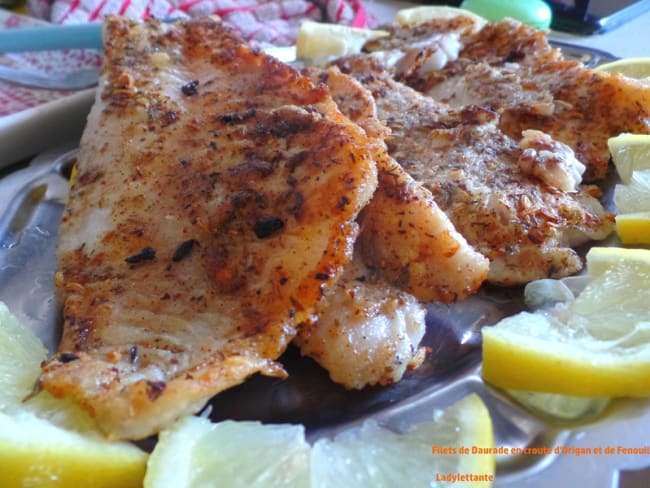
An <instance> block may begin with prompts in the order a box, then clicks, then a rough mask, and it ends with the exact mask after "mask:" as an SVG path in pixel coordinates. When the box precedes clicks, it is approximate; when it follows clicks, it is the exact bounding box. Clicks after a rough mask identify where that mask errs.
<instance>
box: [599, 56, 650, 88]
mask: <svg viewBox="0 0 650 488" xmlns="http://www.w3.org/2000/svg"><path fill="white" fill-rule="evenodd" d="M596 70H598V71H605V72H607V73H620V74H622V75H623V76H627V77H628V78H634V79H636V80H640V81H642V82H643V84H646V83H647V84H650V58H649V57H641V58H625V59H619V60H617V61H612V62H611V63H605V64H601V65H600V66H598V67H597V68H596Z"/></svg>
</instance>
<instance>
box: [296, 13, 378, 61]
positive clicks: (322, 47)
mask: <svg viewBox="0 0 650 488" xmlns="http://www.w3.org/2000/svg"><path fill="white" fill-rule="evenodd" d="M388 35H389V33H388V32H386V31H382V30H372V29H362V28H359V27H350V26H348V25H342V24H327V23H321V22H313V21H310V20H307V21H305V22H303V23H302V24H301V25H300V29H299V30H298V36H297V38H296V57H297V58H298V59H301V60H304V61H309V62H312V63H315V64H323V63H326V62H327V61H328V60H329V59H331V58H334V57H339V56H346V55H349V54H356V53H359V52H361V49H362V48H363V45H364V44H365V43H366V41H368V40H370V39H377V38H380V37H386V36H388Z"/></svg>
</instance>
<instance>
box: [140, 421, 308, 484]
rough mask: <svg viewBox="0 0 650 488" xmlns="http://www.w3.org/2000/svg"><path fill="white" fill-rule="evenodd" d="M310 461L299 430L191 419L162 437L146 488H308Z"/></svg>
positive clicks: (250, 423)
mask: <svg viewBox="0 0 650 488" xmlns="http://www.w3.org/2000/svg"><path fill="white" fill-rule="evenodd" d="M309 455H310V447H309V444H307V442H306V441H305V435H304V429H303V427H302V426H301V425H263V424H261V423H259V422H233V421H224V422H220V423H212V422H210V421H209V420H207V419H204V418H201V417H187V418H184V419H181V420H179V421H178V422H177V423H176V424H175V425H174V426H173V427H171V428H170V429H168V430H165V431H163V432H161V433H160V436H159V439H158V444H156V447H155V448H154V450H153V452H152V453H151V456H150V458H149V462H148V465H147V474H146V476H145V482H144V486H145V488H162V487H169V488H176V487H182V486H188V487H189V486H214V484H215V483H218V484H219V486H227V487H229V488H238V487H250V488H252V487H258V486H259V487H269V488H273V487H287V488H288V487H296V488H300V487H308V486H309Z"/></svg>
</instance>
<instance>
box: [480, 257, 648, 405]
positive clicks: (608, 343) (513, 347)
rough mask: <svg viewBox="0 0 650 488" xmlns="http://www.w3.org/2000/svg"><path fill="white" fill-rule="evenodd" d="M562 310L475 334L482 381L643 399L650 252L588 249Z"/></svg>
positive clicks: (519, 318) (523, 315)
mask: <svg viewBox="0 0 650 488" xmlns="http://www.w3.org/2000/svg"><path fill="white" fill-rule="evenodd" d="M587 269H588V282H587V285H586V287H585V289H584V290H583V291H582V292H581V293H580V294H579V295H578V296H577V297H576V299H575V300H574V301H573V302H571V303H568V304H565V305H563V306H562V305H560V306H559V307H557V308H556V309H553V310H552V311H539V312H536V313H530V312H522V313H520V314H517V315H514V316H511V317H508V318H505V319H504V320H502V321H500V322H499V323H498V324H496V325H495V326H493V327H486V328H484V329H483V378H484V379H485V381H487V382H488V383H491V384H493V385H496V386H499V387H501V388H505V389H515V390H525V391H540V392H548V393H559V394H565V395H576V396H590V397H617V396H632V397H644V396H650V251H648V250H639V249H623V248H607V249H601V248H594V249H592V250H591V251H590V252H589V253H588V254H587Z"/></svg>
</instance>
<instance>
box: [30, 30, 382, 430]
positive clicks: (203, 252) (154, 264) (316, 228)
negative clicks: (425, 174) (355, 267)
mask: <svg viewBox="0 0 650 488" xmlns="http://www.w3.org/2000/svg"><path fill="white" fill-rule="evenodd" d="M104 39H106V41H105V61H104V68H103V72H102V76H101V79H100V84H99V89H98V92H97V98H96V101H95V104H94V106H93V108H92V111H91V113H90V116H89V119H88V123H87V127H86V130H85V132H84V134H83V138H82V141H81V147H80V152H79V156H78V163H77V165H78V166H77V167H78V176H77V178H76V180H75V182H74V184H73V187H72V189H71V193H70V198H69V202H68V204H67V206H66V209H65V213H64V217H63V222H62V224H61V227H60V242H59V247H58V258H59V268H58V272H57V274H56V286H57V291H58V296H59V299H60V301H61V303H62V304H63V315H64V328H63V337H62V340H61V344H60V347H59V353H58V354H56V355H54V356H53V357H52V358H51V359H50V360H49V361H47V362H46V363H45V364H44V366H43V369H42V374H41V377H40V381H39V383H40V386H41V387H42V388H45V389H46V390H48V391H50V392H51V393H53V394H54V395H56V396H64V395H66V396H69V397H71V398H72V399H73V400H75V401H76V402H78V403H79V404H80V405H81V406H83V407H84V408H85V409H87V410H88V411H89V412H91V413H92V414H93V415H94V417H95V419H96V420H97V422H98V424H99V426H100V427H101V428H102V429H103V430H104V432H105V433H106V435H107V436H108V437H110V438H122V439H138V438H143V437H145V436H148V435H150V434H153V433H155V432H157V431H159V430H160V429H161V428H163V427H165V426H166V425H168V424H169V423H170V422H172V421H173V420H174V419H176V418H178V417H179V416H181V415H185V414H189V413H194V412H196V411H198V410H199V409H200V408H202V407H203V405H205V403H206V402H207V400H208V399H209V398H210V397H211V396H213V395H214V394H216V393H218V392H219V391H221V390H223V389H225V388H228V387H230V386H233V385H236V384H238V383H240V382H241V381H243V380H244V379H245V378H246V377H247V376H249V375H251V374H253V373H255V372H261V373H263V374H268V375H282V374H284V372H283V369H282V367H281V366H280V365H279V364H277V363H276V362H275V359H276V358H277V357H278V356H279V355H280V354H281V353H282V351H283V350H284V349H285V347H286V345H287V344H288V343H289V342H290V341H291V340H292V338H293V337H294V335H295V333H296V330H295V325H296V324H297V323H299V322H302V321H304V320H307V319H308V318H310V317H311V314H312V313H313V311H314V307H315V304H316V302H317V301H318V300H319V299H320V298H321V296H322V295H323V293H325V291H326V289H327V288H328V287H330V286H332V285H333V283H334V282H335V280H336V279H337V278H338V277H339V275H340V274H341V272H342V270H343V268H344V266H345V264H346V263H347V262H348V261H349V260H350V259H351V256H352V246H353V241H354V239H355V236H356V234H357V230H358V229H357V226H356V224H355V223H354V220H355V218H356V217H357V215H358V213H359V211H360V209H361V208H362V207H363V206H364V205H365V204H366V203H367V202H368V200H369V199H370V197H371V195H372V193H373V192H374V190H375V187H376V168H375V163H374V161H373V159H372V148H371V147H370V146H371V144H370V142H369V140H368V138H367V137H366V135H365V134H364V133H363V131H362V130H361V129H360V128H359V127H358V126H356V125H355V124H352V123H351V122H350V121H349V120H348V119H347V118H346V117H344V116H343V115H342V114H341V113H340V112H339V111H338V109H337V107H336V104H335V103H334V101H333V100H332V99H331V97H330V96H329V94H328V92H327V90H326V89H325V88H324V87H315V86H314V85H313V84H312V83H311V82H310V81H309V80H308V79H307V78H305V77H303V76H302V75H300V74H299V73H298V72H297V71H295V70H293V69H292V68H290V67H289V66H287V65H285V64H282V63H280V62H278V61H277V60H275V59H273V58H271V57H269V56H266V55H264V54H262V53H260V52H257V51H255V50H251V49H250V48H248V47H247V46H245V45H244V44H243V43H242V41H241V40H240V39H239V37H237V36H236V35H234V34H232V33H231V32H230V31H229V30H228V29H227V28H226V27H224V26H223V25H222V24H221V23H220V22H219V21H216V20H211V19H194V20H188V21H179V22H176V23H170V24H163V23H160V22H158V21H155V20H148V21H146V22H144V23H137V22H134V21H130V20H126V19H123V18H119V17H109V18H108V19H107V20H106V21H105V25H104Z"/></svg>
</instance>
